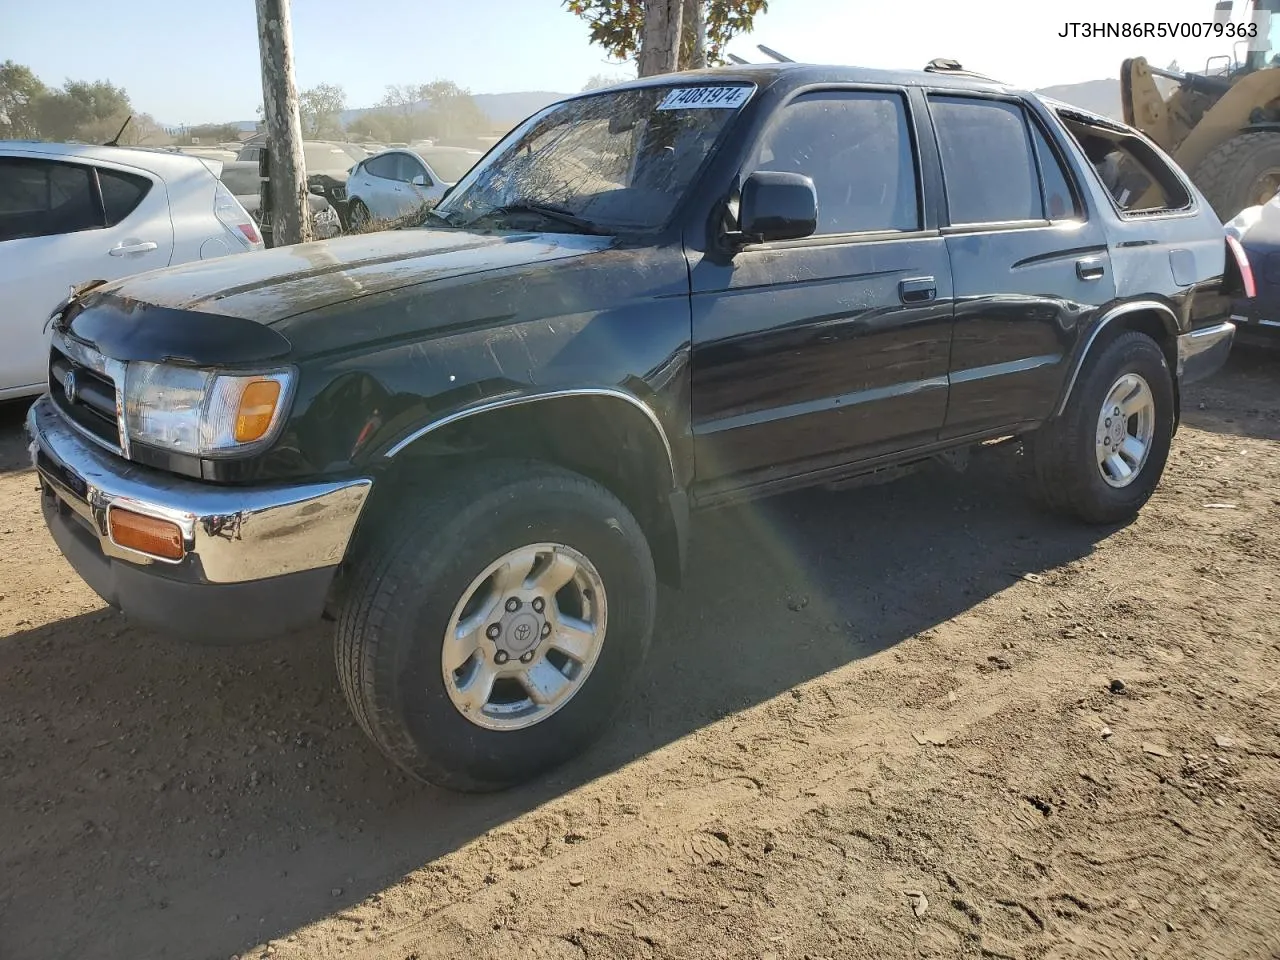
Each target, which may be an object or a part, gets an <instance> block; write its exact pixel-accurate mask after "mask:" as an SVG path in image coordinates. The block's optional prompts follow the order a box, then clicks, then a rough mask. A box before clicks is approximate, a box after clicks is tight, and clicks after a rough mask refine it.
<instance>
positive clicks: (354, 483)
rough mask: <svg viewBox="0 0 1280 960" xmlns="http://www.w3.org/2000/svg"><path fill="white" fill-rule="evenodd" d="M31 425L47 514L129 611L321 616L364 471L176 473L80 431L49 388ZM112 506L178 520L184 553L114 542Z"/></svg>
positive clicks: (108, 594)
mask: <svg viewBox="0 0 1280 960" xmlns="http://www.w3.org/2000/svg"><path fill="white" fill-rule="evenodd" d="M27 433H28V435H29V436H30V438H31V444H30V451H31V457H32V462H33V463H34V465H35V467H36V470H37V472H38V474H39V477H40V486H41V491H42V500H43V504H44V512H45V519H46V522H47V523H48V525H49V528H50V532H51V533H52V534H53V536H54V539H55V540H56V541H57V543H58V546H59V547H60V548H61V549H62V552H63V554H64V555H66V557H67V559H68V560H69V561H70V562H71V564H72V566H74V567H75V568H76V572H77V573H79V574H80V575H81V576H82V577H83V578H84V579H85V581H86V582H88V583H89V585H90V586H92V587H93V588H94V590H95V591H97V592H98V594H99V595H100V596H102V597H103V599H104V600H106V601H107V602H108V603H111V604H112V605H114V606H118V607H120V608H121V609H122V610H124V612H125V613H126V614H135V615H137V616H138V617H139V619H142V620H146V621H151V622H163V623H166V624H167V621H168V620H169V618H171V617H172V616H174V615H175V614H177V615H178V616H179V618H180V622H178V623H173V624H167V625H169V626H172V627H173V628H174V629H176V630H178V631H180V632H184V633H187V632H189V633H193V634H201V633H205V634H215V635H218V636H222V635H223V634H225V633H226V632H227V631H228V630H233V631H235V633H236V634H237V635H246V631H245V630H244V629H242V628H243V627H244V620H243V616H244V614H245V612H246V609H247V608H252V609H258V608H261V611H262V618H261V620H262V622H261V623H260V624H258V625H256V626H255V627H254V628H253V629H251V630H250V631H248V632H250V633H264V632H266V633H271V632H280V630H278V629H271V630H266V629H265V625H266V624H267V623H268V622H270V623H271V624H275V625H279V624H283V626H281V627H280V629H290V628H292V627H294V626H297V625H299V624H300V623H302V622H305V621H306V620H307V619H310V618H312V617H313V616H314V617H318V616H319V615H320V611H321V610H322V608H323V603H324V598H325V594H326V593H327V591H328V587H329V584H330V582H331V581H332V578H333V574H334V572H335V571H336V569H337V566H338V564H339V563H341V561H342V559H343V557H344V556H345V554H346V551H347V545H348V543H349V542H350V540H351V537H352V534H353V533H354V530H355V526H356V522H357V521H358V520H359V517H360V513H361V510H362V509H363V507H364V504H365V501H366V500H367V498H368V496H369V491H370V489H371V487H372V480H370V479H369V478H365V477H361V478H355V479H348V480H340V481H332V482H324V483H308V484H299V485H289V486H284V485H281V486H270V487H265V486H258V487H227V486H219V485H213V484H208V483H201V482H199V481H195V480H189V479H185V478H181V477H177V476H173V475H171V474H167V473H164V472H163V471H159V470H153V469H151V468H149V467H143V466H139V465H138V464H135V463H132V462H130V461H128V460H125V459H123V458H121V457H119V456H116V455H114V454H112V453H110V452H109V451H106V450H104V449H101V448H100V447H98V446H97V445H96V444H93V443H91V442H89V441H88V440H86V439H84V438H83V437H82V436H81V435H80V434H79V433H78V432H77V431H76V430H75V429H73V428H72V427H71V426H70V425H69V424H68V423H67V421H66V420H65V419H63V417H62V415H61V413H59V412H58V410H57V408H56V407H55V406H54V404H53V401H52V400H51V399H50V398H49V397H48V396H47V395H46V396H43V397H41V398H40V399H39V400H37V401H36V403H35V404H34V405H33V406H32V407H31V410H30V411H29V412H28V414H27ZM112 507H119V508H122V509H127V510H130V511H132V512H134V513H141V514H146V515H148V516H152V517H157V518H160V519H163V520H169V521H171V522H173V523H175V524H176V525H177V526H178V528H179V529H180V530H181V532H182V538H183V543H184V547H185V556H184V557H183V558H182V559H181V560H178V561H170V560H164V559H161V558H158V557H152V556H150V555H148V554H144V553H139V552H138V551H136V550H132V549H129V548H127V547H122V546H120V545H119V544H117V543H115V542H114V541H113V539H112V537H111V534H110V532H109V527H108V523H107V519H108V512H109V511H110V509H111V508H112ZM281 606H283V607H285V608H288V609H276V608H279V607H281ZM184 611H185V615H184ZM198 618H203V619H206V620H209V619H211V620H212V621H213V622H208V623H198V622H192V621H196V620H197V619H198Z"/></svg>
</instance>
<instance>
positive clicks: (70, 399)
mask: <svg viewBox="0 0 1280 960" xmlns="http://www.w3.org/2000/svg"><path fill="white" fill-rule="evenodd" d="M62 392H63V393H65V394H66V395H67V403H75V402H76V372H75V371H74V370H68V371H67V372H66V373H65V374H63V376H62Z"/></svg>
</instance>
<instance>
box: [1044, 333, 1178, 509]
mask: <svg viewBox="0 0 1280 960" xmlns="http://www.w3.org/2000/svg"><path fill="white" fill-rule="evenodd" d="M1135 378H1140V380H1141V382H1142V383H1143V384H1145V385H1146V388H1147V391H1148V392H1149V395H1150V401H1151V410H1150V414H1149V420H1150V422H1149V429H1150V439H1149V441H1148V442H1147V443H1146V444H1145V447H1146V453H1145V455H1144V456H1143V457H1142V458H1141V460H1140V462H1136V463H1133V462H1131V461H1130V453H1129V448H1128V447H1126V452H1125V456H1124V457H1123V458H1122V459H1123V461H1124V465H1125V466H1128V467H1131V468H1133V469H1132V474H1133V475H1132V477H1131V478H1129V479H1128V480H1123V479H1117V477H1116V476H1115V473H1116V471H1115V470H1114V469H1113V468H1112V467H1111V466H1110V464H1108V465H1104V464H1102V463H1101V462H1100V456H1101V454H1100V453H1099V450H1100V449H1101V450H1102V451H1106V450H1108V449H1109V450H1113V451H1114V450H1116V449H1117V448H1116V442H1117V441H1116V434H1115V432H1113V431H1122V430H1123V431H1125V432H1126V433H1128V432H1129V431H1130V430H1131V429H1136V430H1138V431H1140V430H1141V425H1142V422H1143V417H1142V416H1135V417H1129V418H1123V420H1122V418H1119V417H1111V418H1110V419H1108V418H1106V417H1104V416H1103V415H1102V411H1103V404H1104V402H1106V401H1107V400H1108V399H1109V398H1111V399H1114V397H1115V396H1116V395H1115V394H1113V391H1114V390H1116V389H1120V390H1121V392H1122V393H1123V392H1127V390H1128V388H1129V386H1137V385H1138V381H1137V380H1135ZM1122 383H1123V384H1125V386H1124V387H1122V386H1121V384H1122ZM1140 394H1141V391H1140V390H1139V392H1138V395H1140ZM1175 402H1176V401H1175V399H1174V392H1173V377H1172V374H1171V373H1170V371H1169V364H1168V361H1167V360H1166V359H1165V356H1164V352H1163V351H1162V350H1161V349H1160V347H1159V346H1158V345H1157V344H1156V342H1155V341H1154V340H1152V339H1151V338H1150V337H1148V336H1147V335H1146V334H1143V333H1138V332H1136V331H1131V332H1127V333H1122V334H1121V335H1120V336H1118V337H1116V338H1115V339H1114V340H1112V341H1111V342H1110V343H1108V344H1106V345H1105V346H1103V347H1101V348H1099V349H1097V350H1096V351H1095V352H1094V353H1092V354H1091V355H1090V356H1089V357H1088V358H1086V360H1085V365H1084V368H1083V369H1082V370H1081V371H1080V377H1079V379H1078V380H1077V381H1076V386H1075V389H1074V390H1073V391H1072V394H1071V398H1070V400H1069V401H1068V402H1067V407H1066V410H1064V411H1063V413H1062V415H1061V416H1060V417H1057V418H1056V419H1054V420H1051V421H1049V422H1048V423H1047V424H1045V425H1044V426H1043V427H1041V428H1040V429H1039V430H1037V431H1036V432H1035V433H1033V434H1031V435H1030V436H1028V437H1027V440H1026V453H1027V457H1028V460H1029V466H1030V471H1031V481H1032V485H1033V489H1034V491H1035V493H1036V495H1037V498H1038V499H1039V500H1040V502H1041V503H1042V504H1044V505H1045V506H1046V507H1048V508H1049V509H1050V510H1052V511H1054V512H1055V513H1060V514H1064V515H1068V516H1071V517H1074V518H1076V519H1078V520H1082V521H1084V522H1085V523H1093V524H1113V523H1120V522H1123V521H1127V520H1130V519H1132V518H1133V517H1134V516H1135V515H1136V514H1137V513H1138V511H1139V510H1141V509H1142V507H1143V505H1144V504H1145V503H1146V502H1147V500H1149V499H1150V498H1151V494H1152V493H1153V492H1154V491H1155V488H1156V485H1157V484H1158V483H1159V482H1160V477H1161V475H1162V474H1163V473H1164V467H1165V463H1166V462H1167V460H1168V458H1169V445H1170V443H1171V442H1172V440H1173V430H1174V413H1175V410H1174V406H1175ZM1107 405H1108V406H1111V404H1110V403H1108V404H1107ZM1108 433H1110V434H1111V435H1110V436H1107V435H1106V434H1108ZM1104 444H1105V445H1104ZM1122 445H1123V444H1122ZM1116 456H1117V457H1120V454H1119V453H1117V454H1116ZM1108 475H1110V476H1112V481H1113V482H1108V480H1107V479H1106V477H1107V476H1108ZM1115 483H1123V485H1121V486H1117V485H1115Z"/></svg>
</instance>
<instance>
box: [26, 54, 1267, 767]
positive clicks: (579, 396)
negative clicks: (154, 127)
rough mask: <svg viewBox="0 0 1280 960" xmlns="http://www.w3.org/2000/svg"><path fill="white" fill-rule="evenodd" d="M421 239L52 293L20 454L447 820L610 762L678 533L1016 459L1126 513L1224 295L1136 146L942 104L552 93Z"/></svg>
mask: <svg viewBox="0 0 1280 960" xmlns="http://www.w3.org/2000/svg"><path fill="white" fill-rule="evenodd" d="M426 216H427V217H428V219H427V220H425V222H424V223H423V225H422V226H421V227H417V228H412V229H402V230H394V231H388V232H384V233H379V234H372V235H367V236H358V237H348V238H340V239H335V240H329V241H323V242H317V243H310V244H303V245H298V246H292V247H284V248H280V249H275V250H269V251H265V252H262V253H257V254H253V255H252V256H243V257H233V258H227V259H223V260H215V261H212V262H205V263H198V264H193V265H190V266H183V267H178V268H174V269H169V270H161V271H157V272H154V273H149V274H144V275H141V276H138V277H134V278H132V279H129V280H125V281H122V282H116V283H112V284H105V285H99V286H97V287H96V288H94V289H92V290H81V291H78V292H77V293H76V294H75V295H73V296H72V297H71V298H70V299H69V300H68V302H67V304H66V305H65V307H64V308H61V309H60V310H59V311H58V312H57V313H56V314H55V315H54V317H53V318H52V335H51V336H52V344H51V350H50V356H49V387H48V392H47V393H46V394H45V395H44V396H43V397H42V398H41V399H40V400H39V401H38V402H37V403H36V404H35V405H34V407H33V408H32V409H31V411H30V414H29V416H28V424H27V425H28V430H29V433H30V435H31V438H32V442H31V451H32V455H33V458H34V462H35V466H36V468H37V470H38V473H39V478H40V485H41V488H42V499H43V504H44V512H45V517H46V519H47V523H48V527H49V530H50V531H51V533H52V535H53V537H54V539H55V540H56V541H57V543H58V545H59V547H60V548H61V550H62V552H63V553H64V554H65V555H66V557H67V558H68V560H69V561H70V562H71V564H72V565H73V566H74V567H75V569H76V570H77V571H78V572H79V574H80V575H81V576H82V577H83V578H84V580H85V581H86V582H87V583H88V584H89V585H90V586H91V587H92V588H93V589H94V590H95V591H97V593H98V594H99V595H101V596H102V597H103V599H104V600H106V602H107V603H109V604H111V605H113V606H116V607H118V608H119V609H121V610H122V611H123V612H124V613H125V614H126V615H127V616H130V617H133V618H136V620H138V621H141V622H144V623H147V624H151V625H154V626H156V627H159V628H161V629H163V630H165V631H168V632H169V633H171V634H173V635H175V636H180V637H194V638H203V639H206V640H213V641H224V642H230V641H253V640H256V639H259V638H262V637H266V636H269V635H271V634H274V633H278V632H283V631H287V630H291V629H295V628H299V627H303V626H306V625H308V624H311V623H313V622H316V621H318V620H320V619H321V618H322V617H324V616H327V617H328V618H329V619H331V620H334V621H336V644H335V649H336V658H337V667H338V672H339V674H340V676H341V682H342V687H343V689H344V691H345V694H346V697H347V699H348V700H349V702H350V705H351V708H352V710H353V711H354V713H355V716H356V717H357V718H358V720H359V722H360V724H361V725H362V727H363V728H364V730H365V731H366V732H367V733H368V735H369V737H370V738H371V739H372V740H373V742H374V743H375V744H376V745H377V746H378V747H379V748H380V749H381V750H382V751H383V753H385V754H386V756H387V757H388V758H390V760H391V761H393V762H394V763H395V764H397V765H399V766H400V767H401V768H403V769H404V770H405V771H407V772H408V773H409V774H411V775H413V776H415V777H418V778H421V779H425V780H429V781H433V782H436V783H439V784H443V785H446V786H449V787H454V788H459V789H468V790H483V789H494V788H498V787H502V786H505V785H509V784H513V783H516V782H518V781H521V780H523V779H526V778H528V777H531V776H533V775H535V774H537V773H538V772H540V771H542V770H545V769H547V768H548V767H550V766H551V765H553V764H556V763H558V762H560V761H562V760H564V759H565V758H567V757H569V756H571V755H573V754H574V753H576V752H577V751H579V750H580V749H582V748H583V747H584V746H585V744H586V743H587V742H588V741H589V740H590V739H591V738H592V737H593V736H594V735H595V734H597V733H598V732H599V731H600V730H601V729H602V727H603V726H604V725H605V722H606V720H607V719H608V718H609V716H610V715H611V714H612V712H613V711H614V709H615V708H616V707H617V705H618V703H619V701H620V700H621V697H622V694H623V691H624V689H625V687H626V684H627V679H628V676H629V675H630V674H632V673H633V671H635V670H636V669H637V668H638V667H639V665H640V663H641V661H642V659H643V657H644V654H645V651H646V648H647V647H648V644H649V638H650V634H651V632H652V629H653V622H654V606H655V593H656V583H657V582H659V581H663V582H666V583H670V584H674V585H678V584H679V582H680V579H681V573H682V569H683V565H684V557H685V543H686V539H687V536H688V533H687V531H688V527H689V519H688V518H689V514H690V512H691V510H692V509H694V508H705V507H709V506H714V505H717V504H723V503H726V502H729V501H733V500H740V499H742V498H746V497H755V496H761V495H765V494H772V493H776V492H780V491H784V490H791V489H794V488H799V487H805V486H809V485H814V484H819V483H828V482H834V481H841V482H844V481H848V480H850V479H851V478H855V477H858V476H861V475H866V474H871V473H874V472H877V471H880V470H881V469H882V468H886V467H891V468H899V467H904V466H909V465H912V464H917V463H920V462H923V461H927V460H929V459H930V458H933V457H937V456H938V455H940V454H947V455H950V453H951V452H952V451H956V450H960V449H965V448H968V447H971V446H973V445H976V444H982V443H986V442H990V441H993V440H1000V439H1007V438H1012V439H1014V440H1015V441H1018V442H1020V443H1022V444H1023V447H1024V452H1025V460H1026V462H1027V464H1028V466H1029V470H1028V473H1029V475H1030V481H1031V485H1032V487H1033V489H1034V491H1035V492H1037V493H1038V494H1039V496H1040V497H1041V498H1042V499H1043V501H1044V502H1045V503H1046V504H1047V505H1048V506H1049V507H1051V508H1053V509H1055V510H1058V511H1060V512H1064V513H1066V514H1070V515H1072V516H1075V517H1077V518H1079V519H1080V520H1082V521H1084V522H1088V523H1099V524H1110V523H1116V522H1121V521H1124V520H1126V519H1127V518H1130V517H1132V516H1133V515H1134V514H1135V513H1136V512H1137V511H1138V510H1139V509H1140V508H1141V507H1142V505H1143V504H1144V503H1145V502H1146V501H1147V499H1148V498H1149V497H1150V496H1151V493H1152V490H1153V489H1154V488H1155V486H1156V484H1157V483H1158V481H1159V480H1160V476H1161V473H1162V471H1163V469H1164V467H1165V460H1166V457H1167V455H1168V453H1169V445H1170V441H1171V439H1172V437H1173V435H1174V431H1175V429H1176V428H1177V425H1178V419H1179V396H1180V392H1181V390H1182V388H1183V387H1184V386H1185V385H1186V384H1187V383H1188V382H1190V381H1192V380H1194V379H1196V378H1199V377H1203V376H1205V375H1207V374H1209V373H1211V372H1213V371H1214V370H1215V369H1217V368H1218V367H1219V366H1220V365H1221V364H1222V362H1223V361H1224V359H1225V357H1226V354H1227V352H1228V350H1229V349H1230V346H1231V343H1232V337H1233V333H1234V327H1233V326H1232V324H1231V323H1230V322H1229V321H1228V320H1227V317H1228V316H1229V311H1230V302H1231V298H1232V296H1234V295H1236V294H1237V293H1238V288H1239V287H1240V285H1241V283H1242V276H1243V273H1242V271H1243V270H1244V269H1247V268H1246V267H1244V266H1243V265H1242V264H1241V263H1240V262H1239V260H1238V258H1237V257H1238V247H1232V246H1229V245H1228V243H1227V242H1226V238H1225V235H1224V231H1223V228H1222V225H1221V224H1220V223H1219V221H1218V220H1217V219H1216V217H1215V216H1214V214H1213V211H1212V209H1211V208H1210V206H1209V204H1208V203H1206V202H1205V200H1204V198H1203V197H1202V196H1201V195H1200V194H1199V193H1198V192H1197V191H1196V189H1195V188H1194V187H1193V186H1192V184H1191V183H1190V182H1189V181H1188V179H1187V178H1186V177H1185V176H1184V175H1183V174H1182V173H1181V172H1180V171H1179V170H1178V169H1177V168H1176V167H1175V166H1174V165H1173V164H1172V163H1171V162H1170V160H1169V159H1168V157H1167V156H1165V155H1164V154H1163V153H1162V152H1161V151H1160V150H1159V149H1158V148H1156V147H1155V146H1154V145H1153V144H1152V143H1151V142H1150V141H1149V140H1147V139H1145V138H1144V137H1143V136H1142V135H1140V134H1139V133H1137V132H1135V131H1134V130H1132V129H1130V128H1128V127H1126V126H1123V125H1121V124H1117V123H1115V122H1113V121H1110V120H1106V119H1103V118H1101V117H1097V116H1093V115H1089V114H1086V113H1084V112H1081V111H1078V110H1075V109H1073V108H1070V107H1067V106H1065V105H1062V104H1057V103H1053V102H1050V101H1046V100H1043V99H1041V98H1039V97H1037V96H1035V95H1032V94H1029V93H1024V92H1020V91H1017V90H1013V89H1010V88H1008V87H1005V86H1002V85H1000V84H997V83H995V82H989V81H985V80H983V79H977V78H973V77H970V76H963V75H956V74H949V73H948V72H946V71H942V70H933V71H925V72H906V73H896V72H877V71H871V70H862V69H853V68H842V67H818V66H809V65H801V64H781V65H768V66H744V67H741V68H720V69H714V70H707V71H700V72H695V73H687V74H676V75H669V76H663V77H658V78H650V79H647V80H642V81H637V82H633V83H628V84H625V85H623V86H619V87H614V88H610V89H607V90H604V91H598V92H594V93H590V94H586V95H582V96H576V97H573V98H571V99H568V100H565V101H563V102H560V103H557V104H554V105H552V106H550V107H548V108H546V109H545V110H542V111H540V112H539V113H537V114H536V115H534V116H532V117H530V118H529V119H528V120H526V121H525V122H523V123H522V124H520V125H519V126H518V127H517V128H516V129H515V130H513V131H512V132H511V133H510V134H509V135H508V136H507V137H506V138H505V139H503V140H502V142H501V143H499V144H498V145H497V146H496V147H494V148H493V149H492V150H491V151H490V152H489V153H488V154H487V155H486V156H485V157H484V159H483V160H481V161H480V162H479V163H477V165H476V166H475V167H474V168H473V169H472V170H471V171H470V172H469V173H468V174H467V175H466V176H465V177H464V178H463V179H462V180H461V181H460V182H459V183H458V184H457V185H456V186H455V187H454V188H453V189H452V190H451V191H450V193H449V194H448V195H447V197H446V198H445V199H444V200H443V202H441V203H440V204H439V205H438V206H437V207H436V208H435V210H434V211H432V212H431V213H430V214H427V215H426Z"/></svg>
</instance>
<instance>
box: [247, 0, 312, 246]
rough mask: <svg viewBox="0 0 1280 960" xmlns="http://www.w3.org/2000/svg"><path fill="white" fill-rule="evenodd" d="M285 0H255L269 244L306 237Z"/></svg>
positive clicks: (308, 223)
mask: <svg viewBox="0 0 1280 960" xmlns="http://www.w3.org/2000/svg"><path fill="white" fill-rule="evenodd" d="M289 2H290V0H257V5H258V50H259V53H260V55H261V58H262V107H263V119H264V120H265V121H266V125H267V153H268V156H269V158H270V191H269V193H270V199H271V203H270V207H269V209H270V211H271V233H272V245H273V246H277V247H280V246H284V245H285V244H289V243H303V242H305V241H307V240H310V239H311V218H310V217H309V216H308V204H307V170H306V165H305V163H304V162H303V159H302V120H301V118H300V117H299V115H298V87H297V84H296V83H295V82H294V79H293V24H292V22H291V20H290V16H289Z"/></svg>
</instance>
